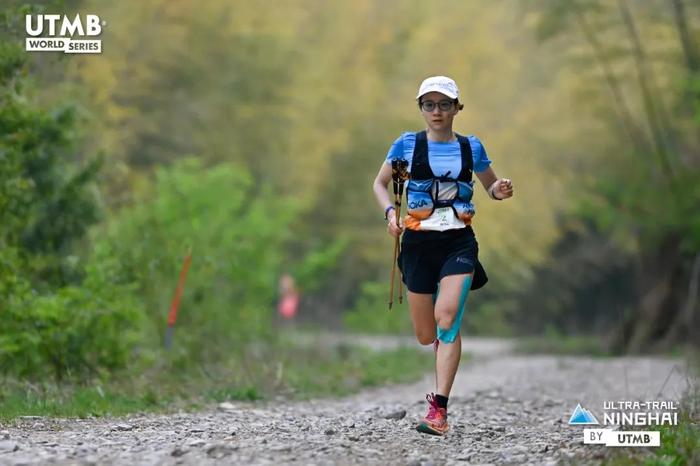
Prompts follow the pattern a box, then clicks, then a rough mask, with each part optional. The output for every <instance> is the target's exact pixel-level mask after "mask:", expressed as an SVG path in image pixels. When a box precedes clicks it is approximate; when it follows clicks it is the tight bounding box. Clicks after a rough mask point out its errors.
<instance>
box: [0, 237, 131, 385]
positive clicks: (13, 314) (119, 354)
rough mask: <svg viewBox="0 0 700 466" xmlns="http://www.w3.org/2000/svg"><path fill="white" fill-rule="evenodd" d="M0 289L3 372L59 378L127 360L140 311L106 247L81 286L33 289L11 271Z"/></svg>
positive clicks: (86, 373) (0, 364) (0, 365)
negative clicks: (1, 294) (0, 294)
mask: <svg viewBox="0 0 700 466" xmlns="http://www.w3.org/2000/svg"><path fill="white" fill-rule="evenodd" d="M2 276H5V274H2ZM8 284H9V285H8ZM3 291H6V292H8V291H9V293H8V296H9V299H7V300H5V302H4V303H3V304H4V306H3V312H2V318H0V370H2V371H3V372H10V373H14V374H17V375H20V376H28V377H35V376H45V375H47V372H50V375H53V376H55V378H57V379H61V378H63V377H65V376H76V377H86V376H89V375H90V374H95V373H97V372H100V371H102V370H105V369H106V370H111V369H117V368H122V367H125V366H126V365H127V364H128V362H129V360H130V356H131V349H132V347H133V344H134V343H135V337H136V333H135V330H134V329H135V328H137V327H138V324H139V319H140V316H141V313H142V311H141V310H140V308H139V303H138V301H137V300H136V299H135V297H134V295H133V286H132V285H130V284H129V283H127V282H125V281H124V280H123V277H122V276H121V272H120V267H119V263H118V261H117V260H116V258H115V257H114V256H113V255H112V253H111V251H109V250H108V249H105V248H102V249H100V250H98V251H96V252H95V254H94V256H93V258H92V260H91V262H90V263H89V264H88V265H87V267H86V268H85V278H84V280H83V282H82V283H81V285H80V286H65V287H62V288H58V289H57V290H55V291H54V292H51V293H44V294H38V293H36V292H35V291H34V290H32V289H31V287H30V286H29V283H28V282H27V281H25V280H23V279H21V278H19V277H16V276H15V277H14V280H13V281H12V282H9V281H4V290H3Z"/></svg>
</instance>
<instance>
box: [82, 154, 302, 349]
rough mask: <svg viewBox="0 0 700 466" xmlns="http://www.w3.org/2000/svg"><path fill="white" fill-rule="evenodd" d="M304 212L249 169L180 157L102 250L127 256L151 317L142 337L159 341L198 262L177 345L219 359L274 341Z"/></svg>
mask: <svg viewBox="0 0 700 466" xmlns="http://www.w3.org/2000/svg"><path fill="white" fill-rule="evenodd" d="M295 211H296V208H295V205H294V204H293V202H292V201H291V200H289V199H284V198H280V197H279V196H276V195H274V194H273V193H272V191H271V190H270V189H269V188H267V187H266V186H262V185H260V184H258V183H256V181H255V180H254V179H253V178H252V177H251V176H250V175H249V174H247V173H246V172H245V171H244V170H242V169H240V168H238V167H236V166H234V165H231V164H221V165H218V166H214V167H211V168H206V167H204V166H203V165H202V164H201V162H200V161H198V160H196V159H185V160H181V161H179V162H177V163H175V164H174V165H172V166H170V167H168V168H160V169H158V171H157V172H156V175H155V182H154V183H153V184H152V185H150V186H148V187H147V188H146V189H144V190H143V191H142V192H140V193H139V194H137V195H136V201H135V202H134V203H133V205H132V206H130V207H127V208H124V209H123V210H121V211H120V212H117V213H116V214H115V215H114V216H113V217H112V219H111V221H110V222H109V224H108V226H107V227H106V231H105V232H102V231H97V232H96V233H104V234H105V236H104V237H103V238H101V239H98V238H96V239H95V241H96V242H97V243H98V244H99V243H102V242H104V243H107V244H109V245H111V247H114V248H115V250H116V251H118V255H119V257H120V259H121V260H122V261H123V263H124V264H125V266H126V268H127V270H128V273H129V277H130V281H133V282H135V283H138V285H139V287H138V292H139V295H140V296H141V297H142V299H143V303H144V305H145V307H146V310H147V311H146V314H147V317H148V321H147V322H148V326H147V327H146V328H145V329H144V330H145V333H144V334H143V337H144V338H145V339H146V340H147V341H150V342H151V345H153V344H156V345H157V344H159V343H160V341H161V339H162V336H163V334H164V331H165V326H166V316H167V312H168V308H169V304H170V300H171V299H172V295H173V292H174V290H175V287H176V284H177V281H178V275H179V273H180V270H181V268H182V262H183V258H184V257H185V255H186V254H187V253H188V252H190V251H191V254H192V262H191V267H190V269H189V273H188V276H187V280H186V284H185V287H184V293H183V295H182V301H181V305H180V310H179V315H178V320H177V327H178V328H179V329H181V330H178V331H177V332H176V336H175V346H176V347H177V351H180V352H181V354H182V356H183V358H185V359H187V360H190V358H191V360H192V361H196V360H213V359H214V360H215V359H217V358H220V357H223V356H225V355H228V354H230V352H231V351H232V350H243V349H244V346H245V343H246V342H249V341H252V340H254V339H256V338H259V337H261V336H265V335H268V334H269V332H270V329H271V322H272V316H273V309H274V301H275V297H276V293H277V278H278V277H279V274H280V268H281V267H280V265H281V264H282V263H283V261H284V259H285V254H284V248H283V246H284V244H285V243H286V241H287V240H288V239H289V237H290V229H289V225H290V223H291V222H292V221H293V219H294V216H295Z"/></svg>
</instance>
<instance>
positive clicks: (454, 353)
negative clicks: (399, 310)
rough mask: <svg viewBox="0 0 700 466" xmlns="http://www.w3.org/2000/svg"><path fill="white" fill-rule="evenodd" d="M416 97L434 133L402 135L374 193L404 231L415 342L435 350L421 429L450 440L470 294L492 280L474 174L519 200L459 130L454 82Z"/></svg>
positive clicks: (497, 196)
mask: <svg viewBox="0 0 700 466" xmlns="http://www.w3.org/2000/svg"><path fill="white" fill-rule="evenodd" d="M416 99H417V101H418V107H419V109H420V111H421V115H422V116H423V119H424V120H425V123H426V125H427V128H426V129H425V130H423V131H420V132H417V133H413V132H407V133H403V134H402V135H401V136H399V138H398V139H396V141H394V143H393V144H392V146H391V148H390V149H389V153H388V154H387V157H386V160H385V162H384V163H382V166H381V168H380V169H379V173H378V174H377V177H376V179H375V180H374V187H373V189H374V193H375V196H376V198H377V201H378V202H379V204H380V206H381V207H382V208H383V209H384V217H385V219H386V221H387V231H388V232H389V234H390V235H391V236H393V237H398V236H399V235H401V234H402V233H403V239H402V241H401V254H400V255H399V258H398V266H399V268H400V270H401V272H402V274H403V282H404V283H405V284H406V287H407V289H408V293H407V294H408V307H409V310H410V313H411V320H412V322H413V328H414V331H415V334H416V338H417V339H418V341H419V342H420V343H421V344H422V345H429V344H433V347H434V349H435V354H436V356H435V373H436V393H430V394H428V395H426V399H427V400H428V403H429V407H428V413H427V415H426V416H425V418H424V419H423V420H422V421H421V422H420V423H419V424H418V425H417V427H416V428H417V429H418V431H420V432H424V433H428V434H433V435H444V434H445V433H446V432H447V430H448V428H449V426H448V424H447V401H448V398H449V395H450V390H451V389H452V383H453V382H454V378H455V375H456V373H457V368H458V367H459V360H460V356H461V352H462V346H461V338H460V334H459V329H460V326H461V322H462V315H463V313H464V305H465V303H466V300H467V295H468V293H469V290H470V289H476V288H479V287H481V286H483V284H484V283H485V281H486V276H485V273H484V270H483V268H482V267H481V265H480V264H479V262H478V244H477V242H476V237H475V236H474V231H473V230H472V227H471V220H472V217H473V216H474V212H475V210H474V206H473V204H472V202H471V199H472V194H473V184H474V182H473V181H472V173H476V176H477V178H479V181H481V184H482V185H483V186H484V188H485V189H486V192H487V193H488V194H489V196H490V197H491V198H492V199H494V200H503V199H507V198H509V197H512V196H513V184H512V183H511V181H510V180H508V179H505V178H500V179H499V178H497V177H496V174H495V173H494V171H493V169H492V168H491V161H490V160H489V158H488V156H487V155H486V150H484V146H483V145H482V144H481V141H479V139H478V138H476V137H475V136H471V135H470V136H460V135H458V134H456V133H455V132H453V131H452V122H453V120H454V118H455V116H456V115H457V114H458V113H459V111H460V110H462V109H463V108H464V105H463V104H461V103H460V101H459V90H458V88H457V84H456V83H455V82H454V81H453V80H452V79H450V78H448V77H445V76H433V77H430V78H427V79H425V80H424V81H423V83H422V84H421V85H420V88H419V91H418V95H417V96H416ZM397 160H405V161H407V162H408V172H409V179H408V181H407V182H406V185H405V186H406V198H407V202H406V209H407V215H406V217H405V218H404V219H397V218H396V211H395V209H394V204H393V203H392V201H391V200H390V198H389V191H388V189H387V186H388V184H389V183H390V182H391V181H392V161H397ZM438 291H439V292H438Z"/></svg>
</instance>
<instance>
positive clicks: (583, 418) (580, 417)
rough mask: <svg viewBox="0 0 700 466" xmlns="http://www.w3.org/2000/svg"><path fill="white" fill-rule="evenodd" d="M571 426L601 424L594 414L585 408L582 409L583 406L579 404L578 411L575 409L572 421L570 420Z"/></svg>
mask: <svg viewBox="0 0 700 466" xmlns="http://www.w3.org/2000/svg"><path fill="white" fill-rule="evenodd" d="M569 424H570V425H577V424H599V422H598V419H596V418H595V416H594V415H593V413H591V412H590V411H588V410H587V409H585V408H582V407H581V404H580V403H579V404H577V405H576V409H574V412H573V414H572V415H571V419H569Z"/></svg>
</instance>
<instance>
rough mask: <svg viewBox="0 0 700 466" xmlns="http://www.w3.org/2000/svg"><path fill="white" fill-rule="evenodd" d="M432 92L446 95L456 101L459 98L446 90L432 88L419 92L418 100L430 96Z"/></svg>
mask: <svg viewBox="0 0 700 466" xmlns="http://www.w3.org/2000/svg"><path fill="white" fill-rule="evenodd" d="M430 92H437V93H439V94H442V95H444V96H447V97H449V98H450V99H456V98H457V96H456V95H455V94H452V93H451V92H445V90H444V89H431V88H428V89H426V90H424V91H423V92H419V93H418V95H417V96H416V100H418V99H420V98H421V97H422V96H424V95H425V94H428V93H430Z"/></svg>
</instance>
